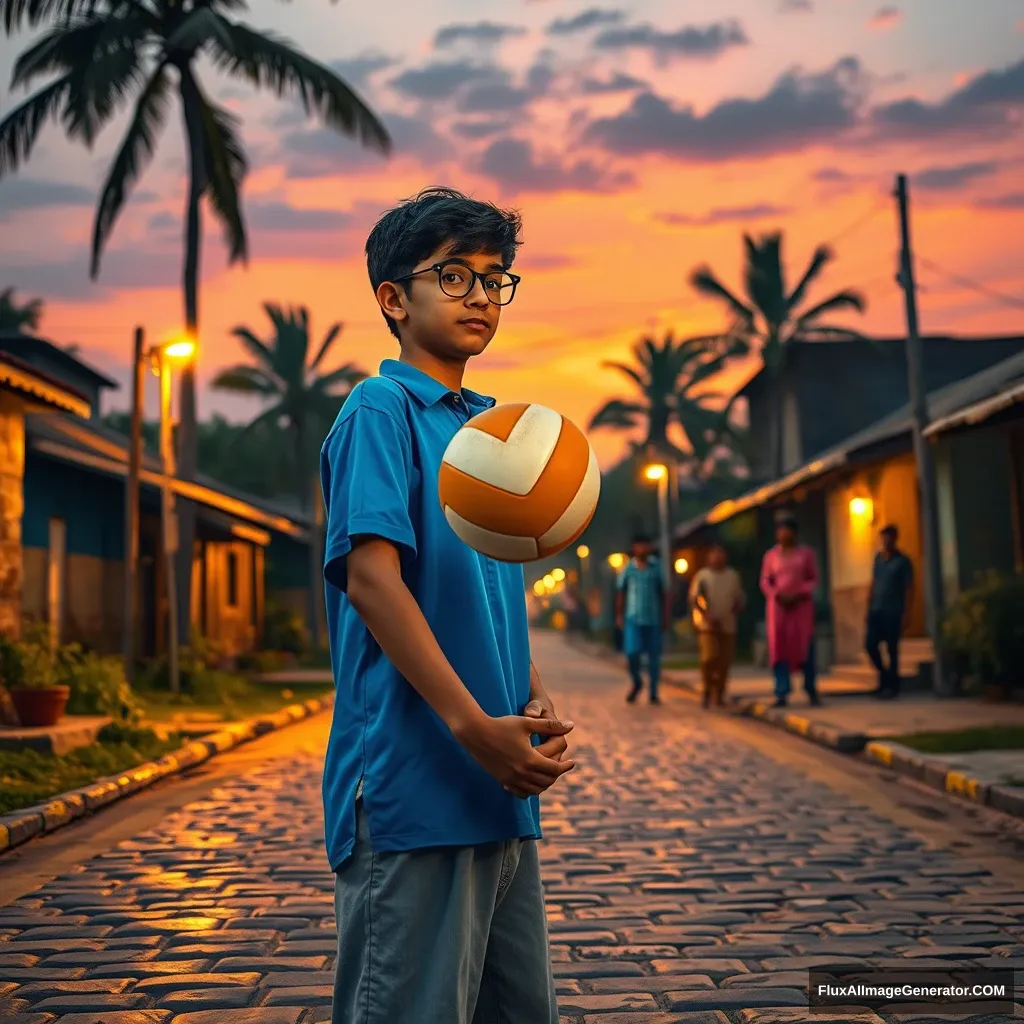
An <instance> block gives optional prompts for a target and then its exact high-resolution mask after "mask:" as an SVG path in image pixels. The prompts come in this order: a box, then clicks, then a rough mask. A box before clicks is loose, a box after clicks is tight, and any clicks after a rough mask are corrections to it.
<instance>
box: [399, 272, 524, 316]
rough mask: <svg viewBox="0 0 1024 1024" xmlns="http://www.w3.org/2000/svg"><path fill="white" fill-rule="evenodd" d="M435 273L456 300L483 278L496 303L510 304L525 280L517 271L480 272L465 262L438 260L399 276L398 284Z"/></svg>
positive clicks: (462, 297)
mask: <svg viewBox="0 0 1024 1024" xmlns="http://www.w3.org/2000/svg"><path fill="white" fill-rule="evenodd" d="M431 272H434V273H436V274H437V283H438V285H439V286H440V288H441V291H443V292H444V293H445V295H447V296H448V297H449V298H452V299H464V298H465V297H466V296H467V295H468V294H469V293H470V292H471V291H472V290H473V289H474V288H475V287H476V282H477V281H479V282H480V283H481V284H482V285H483V286H484V294H485V295H486V296H487V298H488V299H489V300H490V301H491V302H493V303H494V304H495V305H496V306H507V305H508V304H509V303H510V302H511V301H512V300H513V299H514V298H515V295H516V286H517V285H518V284H519V282H520V281H521V280H522V278H521V277H519V276H517V275H516V274H508V273H505V272H504V271H490V272H489V273H486V274H479V273H477V271H475V270H473V269H472V268H471V267H467V266H466V265H465V263H455V262H448V263H435V264H434V265H433V266H432V267H424V268H423V269H422V270H416V271H414V272H413V273H411V274H406V275H405V276H404V277H396V278H395V279H394V283H395V284H401V283H402V282H403V281H409V280H411V279H412V278H414V277H418V276H419V275H420V274H428V273H431Z"/></svg>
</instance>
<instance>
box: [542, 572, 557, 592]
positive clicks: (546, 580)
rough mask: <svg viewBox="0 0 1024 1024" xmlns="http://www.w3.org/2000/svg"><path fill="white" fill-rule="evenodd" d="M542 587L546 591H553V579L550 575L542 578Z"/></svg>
mask: <svg viewBox="0 0 1024 1024" xmlns="http://www.w3.org/2000/svg"><path fill="white" fill-rule="evenodd" d="M544 586H545V587H546V588H547V589H548V590H554V588H555V577H554V576H552V575H551V573H548V574H547V576H545V577H544Z"/></svg>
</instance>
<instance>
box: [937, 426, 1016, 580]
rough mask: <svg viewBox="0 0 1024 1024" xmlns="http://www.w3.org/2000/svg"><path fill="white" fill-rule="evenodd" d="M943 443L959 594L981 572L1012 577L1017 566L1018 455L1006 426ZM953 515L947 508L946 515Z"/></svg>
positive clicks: (955, 437)
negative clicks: (1015, 467)
mask: <svg viewBox="0 0 1024 1024" xmlns="http://www.w3.org/2000/svg"><path fill="white" fill-rule="evenodd" d="M939 444H940V446H941V447H943V448H944V449H945V455H944V459H943V461H944V462H945V463H946V465H947V469H946V474H947V479H948V486H950V488H951V492H952V502H951V504H952V519H953V529H954V530H955V535H956V547H955V553H954V558H955V562H954V563H953V566H955V576H954V578H953V579H952V580H951V583H952V589H953V592H954V593H955V592H956V591H957V590H959V589H962V588H965V587H970V586H971V585H972V584H973V583H974V582H975V581H976V579H977V577H978V575H979V574H980V573H985V572H989V571H995V572H1001V573H1011V572H1013V571H1014V570H1015V568H1016V562H1017V552H1016V538H1015V523H1014V510H1015V503H1014V501H1013V489H1014V486H1015V477H1014V471H1013V467H1012V458H1013V454H1012V449H1011V444H1010V433H1009V431H1008V430H1007V428H1006V427H1004V426H994V427H984V426H981V427H978V428H976V429H974V430H969V431H965V432H963V433H959V434H952V435H950V436H949V437H947V438H944V439H943V440H941V441H940V442H939ZM947 505H948V503H947ZM949 511H950V510H949V508H948V507H947V508H946V514H947V517H948V516H949ZM947 530H948V526H947ZM953 566H951V568H953Z"/></svg>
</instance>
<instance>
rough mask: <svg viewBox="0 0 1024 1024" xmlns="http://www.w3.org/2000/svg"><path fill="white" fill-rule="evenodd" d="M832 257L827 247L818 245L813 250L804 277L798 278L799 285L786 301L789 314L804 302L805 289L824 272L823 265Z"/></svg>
mask: <svg viewBox="0 0 1024 1024" xmlns="http://www.w3.org/2000/svg"><path fill="white" fill-rule="evenodd" d="M832 256H833V254H832V250H831V249H830V248H829V247H828V246H827V245H819V246H818V248H817V249H815V250H814V255H813V256H812V257H811V262H810V263H809V264H808V265H807V269H806V270H805V271H804V276H803V277H801V278H800V281H799V283H798V284H797V286H796V287H795V288H794V289H793V291H792V294H791V295H790V296H789V298H788V299H787V300H786V305H787V306H788V307H789V310H790V312H794V311H795V310H796V308H797V307H798V306H799V305H800V303H801V302H803V301H804V294H805V293H806V291H807V289H808V288H809V287H810V286H811V284H812V282H813V281H814V280H815V279H816V278H817V277H818V275H819V274H820V273H821V272H822V270H824V268H825V264H826V263H828V262H829V261H830V260H831V259H832Z"/></svg>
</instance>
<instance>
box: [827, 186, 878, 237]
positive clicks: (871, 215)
mask: <svg viewBox="0 0 1024 1024" xmlns="http://www.w3.org/2000/svg"><path fill="white" fill-rule="evenodd" d="M882 205H883V200H882V199H881V198H880V197H876V198H875V199H874V200H872V202H871V206H870V207H869V208H868V209H867V210H865V211H864V213H862V214H861V215H860V216H859V217H857V218H856V219H855V220H853V221H851V222H850V223H849V224H847V225H846V227H845V228H843V229H842V230H841V231H837V232H836V233H835V234H834V235H833V236H832V237H831V238H829V239H827V240H826V241H825V245H827V246H829V247H831V246H833V245H835V244H836V242H838V241H839V240H840V239H842V238H848V237H849V236H850V235H853V234H855V233H856V232H858V231H859V230H860V229H861V228H862V227H864V225H865V224H867V223H869V222H870V221H872V220H874V219H875V217H876V216H877V215H878V214H879V213H881V212H882Z"/></svg>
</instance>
